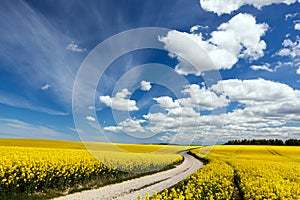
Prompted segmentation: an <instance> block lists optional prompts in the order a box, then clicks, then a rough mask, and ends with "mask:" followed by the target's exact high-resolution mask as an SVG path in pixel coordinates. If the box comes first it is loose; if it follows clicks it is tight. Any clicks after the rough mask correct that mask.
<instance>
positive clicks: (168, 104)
mask: <svg viewBox="0 0 300 200" xmlns="http://www.w3.org/2000/svg"><path fill="white" fill-rule="evenodd" d="M153 100H155V101H156V102H157V103H159V105H160V106H161V107H162V108H165V109H173V108H179V107H180V105H179V103H178V101H173V99H172V98H171V97H168V96H163V97H158V98H153Z"/></svg>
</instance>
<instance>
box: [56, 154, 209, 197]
mask: <svg viewBox="0 0 300 200" xmlns="http://www.w3.org/2000/svg"><path fill="white" fill-rule="evenodd" d="M181 154H182V155H183V157H184V161H183V162H182V163H181V164H180V165H178V166H177V167H176V168H173V169H170V170H167V171H163V172H158V173H155V174H152V175H148V176H143V177H140V178H136V179H132V180H128V181H124V182H121V183H117V184H113V185H107V186H104V187H101V188H98V189H92V190H86V191H82V192H79V193H74V194H70V195H66V196H63V197H59V198H56V199H55V200H77V199H78V200H79V199H80V200H100V199H101V200H102V199H103V200H113V199H114V200H135V199H136V197H137V196H138V195H141V196H144V195H145V194H146V192H148V193H149V194H150V196H152V195H153V192H154V190H156V191H157V192H161V191H163V190H164V189H166V188H169V187H171V186H173V185H175V184H177V183H178V182H180V181H182V180H184V179H185V178H186V177H187V176H188V175H190V174H192V173H193V172H194V171H195V170H197V169H199V168H201V167H202V166H203V163H202V162H200V161H199V160H197V159H196V158H194V157H193V156H191V155H189V154H187V152H182V153H181Z"/></svg>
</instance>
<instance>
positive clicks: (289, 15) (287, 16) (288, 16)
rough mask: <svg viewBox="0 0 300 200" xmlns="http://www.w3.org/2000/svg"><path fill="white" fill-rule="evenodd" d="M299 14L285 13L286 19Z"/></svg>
mask: <svg viewBox="0 0 300 200" xmlns="http://www.w3.org/2000/svg"><path fill="white" fill-rule="evenodd" d="M297 15H298V13H292V14H291V13H289V14H286V15H285V20H288V19H289V18H294V17H296V16H297Z"/></svg>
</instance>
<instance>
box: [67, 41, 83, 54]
mask: <svg viewBox="0 0 300 200" xmlns="http://www.w3.org/2000/svg"><path fill="white" fill-rule="evenodd" d="M66 49H67V50H69V51H72V52H78V53H81V52H85V51H86V49H85V48H80V47H79V45H78V44H76V43H74V42H72V43H70V44H69V45H68V46H67V47H66Z"/></svg>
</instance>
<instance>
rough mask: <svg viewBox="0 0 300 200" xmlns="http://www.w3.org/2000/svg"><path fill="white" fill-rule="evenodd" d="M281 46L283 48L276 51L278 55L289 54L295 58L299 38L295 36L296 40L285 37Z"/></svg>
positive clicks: (299, 46)
mask: <svg viewBox="0 0 300 200" xmlns="http://www.w3.org/2000/svg"><path fill="white" fill-rule="evenodd" d="M282 46H283V47H284V48H282V49H280V50H279V51H278V52H277V55H279V56H289V57H291V58H295V57H296V56H299V55H300V38H297V39H296V41H294V42H293V41H292V40H290V39H285V40H284V41H283V42H282Z"/></svg>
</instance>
